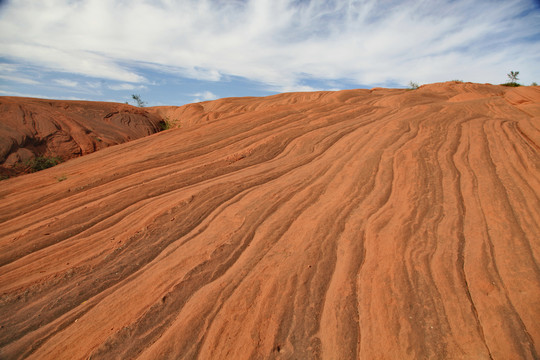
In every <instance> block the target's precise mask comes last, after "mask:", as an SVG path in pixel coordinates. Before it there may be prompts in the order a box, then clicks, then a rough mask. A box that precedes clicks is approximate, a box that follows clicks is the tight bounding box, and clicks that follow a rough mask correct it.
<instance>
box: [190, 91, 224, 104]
mask: <svg viewBox="0 0 540 360" xmlns="http://www.w3.org/2000/svg"><path fill="white" fill-rule="evenodd" d="M191 96H194V97H195V99H194V100H193V102H201V101H208V100H215V99H217V98H218V96H217V95H216V94H214V93H212V92H210V91H203V92H198V93H195V94H192V95H191Z"/></svg>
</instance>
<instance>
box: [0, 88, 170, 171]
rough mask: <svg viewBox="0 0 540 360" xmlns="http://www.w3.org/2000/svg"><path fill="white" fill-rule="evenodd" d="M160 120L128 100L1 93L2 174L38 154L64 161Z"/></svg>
mask: <svg viewBox="0 0 540 360" xmlns="http://www.w3.org/2000/svg"><path fill="white" fill-rule="evenodd" d="M160 122H161V118H159V117H158V116H156V115H155V114H151V113H149V112H148V111H146V110H145V109H141V108H136V107H133V106H129V105H126V104H117V103H106V102H90V101H63V100H44V99H33V98H21V97H5V96H2V97H0V175H17V174H20V173H24V172H26V171H27V170H28V169H27V167H26V166H25V165H26V164H27V162H28V160H30V159H32V158H35V157H37V156H44V157H58V158H61V159H62V160H68V159H71V158H74V157H78V156H81V155H85V154H89V153H91V152H94V151H96V150H99V149H102V148H105V147H108V146H111V145H116V144H121V143H124V142H126V141H129V140H133V139H138V138H141V137H143V136H147V135H150V134H153V133H155V132H158V131H159V130H160V129H161V128H160Z"/></svg>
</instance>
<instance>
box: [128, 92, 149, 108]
mask: <svg viewBox="0 0 540 360" xmlns="http://www.w3.org/2000/svg"><path fill="white" fill-rule="evenodd" d="M131 97H132V98H133V100H135V102H136V103H137V106H138V107H145V106H146V101H143V100H142V99H141V95H138V94H132V95H131Z"/></svg>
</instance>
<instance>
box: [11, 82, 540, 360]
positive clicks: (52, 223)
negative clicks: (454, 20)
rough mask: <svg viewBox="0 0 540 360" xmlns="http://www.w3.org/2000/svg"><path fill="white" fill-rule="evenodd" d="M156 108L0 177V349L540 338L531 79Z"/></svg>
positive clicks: (495, 349)
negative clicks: (149, 127) (82, 146)
mask: <svg viewBox="0 0 540 360" xmlns="http://www.w3.org/2000/svg"><path fill="white" fill-rule="evenodd" d="M158 110H159V111H161V112H169V115H171V116H172V115H178V116H179V115H182V116H179V121H180V123H181V124H180V126H181V127H180V128H179V129H173V130H170V131H165V132H160V133H158V134H154V135H151V136H148V137H144V138H142V139H138V140H135V141H132V142H129V143H125V144H122V145H118V146H115V147H109V148H106V149H103V150H101V151H99V152H95V153H93V154H90V155H87V156H83V157H79V158H77V159H74V160H71V161H68V162H66V163H63V164H60V165H58V166H56V167H54V168H51V169H47V170H44V171H41V172H39V173H34V174H29V175H24V176H21V177H19V178H15V179H8V180H4V181H2V183H1V185H0V358H6V359H16V358H30V359H87V358H92V359H111V358H118V359H131V358H137V359H193V358H200V359H258V358H262V359H317V358H321V359H354V358H359V359H538V358H539V354H540V321H538V319H540V271H539V267H538V264H539V263H540V240H539V239H540V148H539V146H540V89H539V88H538V87H523V88H504V87H500V86H490V85H479V84H459V83H444V84H432V85H426V86H422V87H421V88H420V89H418V90H414V91H407V90H398V89H394V90H389V89H373V90H349V91H340V92H317V93H295V94H282V95H276V96H271V97H266V98H241V99H221V100H216V101H211V102H205V103H200V104H195V105H188V106H185V107H182V108H173V107H170V108H161V109H158ZM156 111H157V110H156ZM36 116H37V115H36ZM89 148H90V147H89ZM104 168H106V169H107V171H106V172H104V171H102V169H104ZM59 179H62V181H59Z"/></svg>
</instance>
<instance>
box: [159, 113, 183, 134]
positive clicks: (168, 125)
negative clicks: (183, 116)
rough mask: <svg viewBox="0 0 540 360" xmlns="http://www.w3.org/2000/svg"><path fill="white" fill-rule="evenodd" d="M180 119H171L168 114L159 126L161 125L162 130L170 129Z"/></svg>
mask: <svg viewBox="0 0 540 360" xmlns="http://www.w3.org/2000/svg"><path fill="white" fill-rule="evenodd" d="M177 122H178V120H170V119H169V117H168V116H166V117H165V118H164V119H163V120H161V121H160V122H159V126H160V127H161V130H162V131H163V130H169V129H172V128H174V127H175V126H176V123H177Z"/></svg>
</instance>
